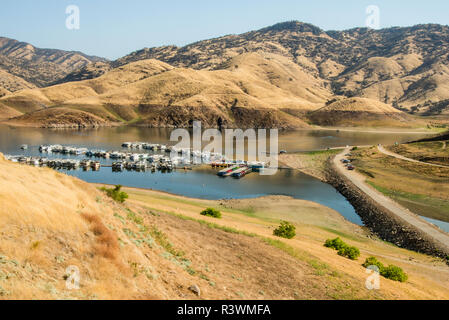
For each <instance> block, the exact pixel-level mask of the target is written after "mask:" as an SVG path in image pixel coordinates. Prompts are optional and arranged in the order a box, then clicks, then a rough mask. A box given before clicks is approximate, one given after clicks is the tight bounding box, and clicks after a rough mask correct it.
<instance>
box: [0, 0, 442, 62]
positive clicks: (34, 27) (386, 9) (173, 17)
mask: <svg viewBox="0 0 449 320" xmlns="http://www.w3.org/2000/svg"><path fill="white" fill-rule="evenodd" d="M68 5H77V6H78V7H79V9H80V29H79V30H69V29H67V28H66V18H67V16H68V15H67V14H66V7H67V6H68ZM368 5H377V6H378V7H379V8H380V26H381V27H382V28H385V27H390V26H409V25H415V24H419V23H440V24H445V25H447V24H449V1H447V0H427V1H416V0H409V1H405V0H388V1H387V0H385V1H384V0H378V1H374V0H372V1H364V0H314V1H310V0H308V1H304V0H276V1H268V0H225V1H214V0H207V1H206V0H190V1H189V0H172V1H154V0H127V1H118V0H117V1H116V0H70V1H67V0H38V1H37V0H1V9H0V30H1V31H0V36H5V37H10V38H14V39H17V40H21V41H25V42H30V43H32V44H33V45H35V46H37V47H44V48H57V49H65V50H78V51H82V52H85V53H87V54H92V55H98V56H103V57H106V58H109V59H115V58H118V57H121V56H123V55H126V54H128V53H130V52H132V51H135V50H138V49H141V48H143V47H153V46H160V45H168V44H175V45H185V44H188V43H191V42H195V41H198V40H204V39H208V38H212V37H218V36H221V35H226V34H234V33H242V32H246V31H250V30H256V29H259V28H262V27H266V26H269V25H272V24H275V23H277V22H282V21H288V20H299V21H303V22H308V23H312V24H314V25H316V26H318V27H320V28H322V29H324V30H331V29H332V30H343V29H349V28H353V27H360V26H365V21H366V13H365V10H366V7H367V6H368Z"/></svg>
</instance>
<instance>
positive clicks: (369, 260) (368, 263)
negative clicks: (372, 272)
mask: <svg viewBox="0 0 449 320" xmlns="http://www.w3.org/2000/svg"><path fill="white" fill-rule="evenodd" d="M362 266H364V267H365V268H368V267H369V266H376V267H378V268H379V272H381V271H382V270H383V269H384V265H383V263H382V262H380V261H379V260H377V259H376V258H375V257H369V258H366V260H365V263H364V264H362Z"/></svg>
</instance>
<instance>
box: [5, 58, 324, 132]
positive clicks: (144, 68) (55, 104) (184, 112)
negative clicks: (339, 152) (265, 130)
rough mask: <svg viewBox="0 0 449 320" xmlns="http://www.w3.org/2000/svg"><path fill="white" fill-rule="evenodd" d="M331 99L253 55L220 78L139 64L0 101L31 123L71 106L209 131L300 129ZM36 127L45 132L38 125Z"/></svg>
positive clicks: (300, 74) (273, 61)
mask: <svg viewBox="0 0 449 320" xmlns="http://www.w3.org/2000/svg"><path fill="white" fill-rule="evenodd" d="M329 97H330V92H329V91H328V90H327V89H326V88H325V86H324V84H323V82H322V81H320V80H318V79H316V78H314V77H312V76H310V75H308V74H307V73H306V72H305V71H304V70H303V69H302V68H301V67H299V66H297V65H296V64H294V63H292V62H291V61H289V60H288V59H285V58H283V57H282V56H276V55H273V54H255V53H253V54H244V55H241V56H238V57H236V58H235V59H233V60H231V61H230V62H229V64H228V66H227V68H225V69H223V70H216V71H206V70H193V69H182V68H172V67H171V66H169V65H167V64H165V63H162V62H159V61H156V60H142V61H138V62H134V63H130V64H128V65H125V66H121V67H117V68H115V69H112V70H111V71H109V72H107V73H106V74H104V75H103V76H101V77H99V78H96V79H93V80H85V81H79V82H70V83H64V84H60V85H56V86H52V87H48V88H44V89H35V90H23V91H20V92H16V93H14V94H10V95H8V96H5V97H3V98H2V99H1V100H0V101H1V102H2V103H3V104H5V105H7V106H10V107H12V108H15V109H17V110H18V111H20V112H23V113H30V114H29V115H28V116H27V123H29V121H30V120H31V119H32V118H33V116H34V115H36V114H37V113H34V111H38V110H41V109H46V108H51V109H49V112H50V110H57V109H58V108H60V107H66V108H74V109H78V110H82V111H85V112H88V113H91V114H94V115H96V116H98V117H101V118H103V119H105V120H107V121H136V120H138V121H139V123H140V124H144V125H150V126H189V124H190V123H191V121H192V120H195V118H196V119H197V120H203V121H204V122H205V125H209V126H217V124H218V123H222V124H223V125H225V126H235V125H242V124H243V125H245V124H246V125H251V124H252V125H254V126H268V127H274V126H276V127H281V128H297V127H306V126H307V124H305V123H304V122H303V121H302V120H301V118H298V117H297V116H296V115H297V114H300V113H302V114H304V113H305V112H306V111H309V110H314V109H316V108H318V107H320V106H321V105H323V104H324V102H325V101H326V100H327V99H328V98H329ZM31 112H33V113H31ZM294 112H297V114H295V113H294ZM291 113H293V115H292V114H291ZM197 117H199V118H197ZM23 119H24V118H23V117H21V118H18V119H14V122H20V121H22V120H23ZM248 121H250V122H248ZM36 124H37V125H44V124H43V123H41V122H40V120H39V119H37V118H36Z"/></svg>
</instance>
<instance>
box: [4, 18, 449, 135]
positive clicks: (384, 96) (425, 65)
mask: <svg viewBox="0 0 449 320" xmlns="http://www.w3.org/2000/svg"><path fill="white" fill-rule="evenodd" d="M9 46H10V47H11V48H13V47H14V46H12V45H11V44H10V45H9ZM19 47H22V46H19ZM33 48H34V47H33ZM448 49H449V27H447V26H441V25H432V24H429V25H418V26H414V27H406V28H389V29H383V30H369V29H363V28H357V29H351V30H346V31H323V30H321V29H320V28H318V27H315V26H313V25H310V24H306V23H301V22H297V21H291V22H285V23H279V24H276V25H274V26H271V27H267V28H263V29H260V30H257V31H251V32H247V33H244V34H241V35H228V36H224V37H219V38H215V39H210V40H205V41H199V42H196V43H193V44H190V45H187V46H185V47H176V46H164V47H158V48H145V49H142V50H139V51H136V52H133V53H131V54H129V55H127V56H125V57H122V58H120V59H118V60H116V61H112V62H108V61H105V60H102V59H101V58H96V57H89V56H85V55H82V54H78V53H67V52H65V54H63V53H61V52H59V51H58V54H57V55H60V56H61V58H60V59H56V58H54V57H53V58H51V57H52V56H51V55H50V54H49V53H48V52H47V53H45V52H46V50H45V49H31V48H28V47H27V46H25V47H22V49H20V50H18V51H17V53H16V54H14V50H12V49H11V50H9V51H8V50H6V51H5V52H8V56H7V57H6V58H5V57H3V59H21V60H20V61H31V62H30V63H35V64H34V66H35V67H36V66H38V69H39V71H40V73H39V72H35V71H36V70H35V69H33V67H30V68H25V71H24V76H22V77H21V78H22V79H25V80H26V82H25V83H20V84H21V88H22V89H26V90H21V91H17V90H16V89H14V90H11V88H12V87H13V86H12V85H11V84H9V86H5V85H3V86H2V85H1V84H0V88H1V87H3V89H2V90H3V91H0V95H3V98H1V99H0V103H2V104H3V105H5V106H8V107H9V108H13V109H14V110H16V111H17V112H20V113H23V114H24V115H23V117H22V118H26V119H27V121H28V123H30V121H31V122H32V121H33V116H25V115H26V114H27V113H29V112H36V111H42V110H44V109H48V108H58V107H61V108H64V110H68V109H67V108H69V109H70V108H76V109H77V110H81V111H83V112H88V113H90V114H91V115H93V116H95V117H99V118H101V119H103V120H105V123H106V124H107V123H111V122H118V123H133V124H140V125H146V126H188V125H189V124H190V123H191V122H192V121H193V120H195V119H197V120H203V121H204V122H205V123H206V124H207V125H210V126H216V125H217V124H218V123H221V124H224V125H227V126H237V125H238V126H240V125H242V124H246V125H248V126H276V127H280V128H286V129H288V128H298V127H307V126H309V125H315V124H318V125H324V124H327V125H337V124H339V125H351V126H358V125H359V126H366V125H370V126H371V125H372V126H380V125H387V124H388V125H392V126H410V127H415V126H422V125H425V122H426V121H427V120H422V121H417V119H418V118H417V116H418V115H419V116H423V117H425V116H430V117H431V118H428V119H429V121H430V120H431V119H436V118H435V117H438V120H437V121H439V123H443V125H444V123H445V121H446V122H447V121H448V120H449V116H448V115H449V103H448V101H449V68H448V64H449V51H448ZM39 50H44V51H42V52H41V51H39ZM1 52H2V51H0V53H1ZM20 52H22V53H21V54H19V53H20ZM30 52H31V53H30ZM33 52H40V54H39V55H37V56H35V55H33V54H34V53H33ZM55 54H56V53H55ZM25 57H26V59H25ZM39 57H41V58H39ZM1 58H2V55H0V61H1ZM24 59H25V60H24ZM38 61H40V62H38ZM49 61H50V62H49ZM56 61H58V63H59V65H58V66H57V67H55V68H53V69H52V68H49V65H48V64H49V63H53V64H54V63H56ZM1 67H2V65H1V64H0V68H1ZM61 68H62V69H64V71H65V73H64V72H59V71H58V70H61ZM10 69H12V68H10ZM19 69H20V68H19ZM69 70H70V71H69ZM5 72H8V74H13V73H11V71H10V70H7V71H5ZM30 73H32V74H33V76H34V77H31V75H30ZM39 74H40V76H39ZM50 78H51V79H52V81H50ZM0 79H1V78H0ZM11 79H12V78H11ZM15 80H17V79H15ZM9 82H11V83H14V81H12V80H9ZM26 83H29V84H30V85H35V86H37V87H42V86H43V83H51V84H53V85H52V86H48V87H44V88H42V89H32V88H31V90H29V89H27V88H28V87H27V86H26ZM55 84H56V85H55ZM19 87H20V86H19V84H17V83H16V85H15V88H19ZM9 92H12V93H9ZM351 98H358V99H356V100H350V99H351ZM335 99H336V100H338V101H340V102H338V103H335ZM344 99H346V100H344ZM354 101H355V102H356V103H354ZM342 105H344V107H345V108H346V107H349V106H350V107H351V108H352V109H351V111H350V112H349V111H348V110H341V108H342ZM370 108H372V110H368V109H370ZM379 108H380V109H382V110H387V108H388V111H387V112H382V113H379V112H377V111H378V110H379ZM49 113H51V111H48V112H45V116H46V117H48V116H49ZM59 113H60V112H59ZM407 113H409V114H413V115H415V116H413V117H411V116H407ZM10 114H11V112H10ZM337 114H338V116H337ZM342 114H345V117H344V118H341V117H340V116H341V115H342ZM36 115H37V113H36ZM368 115H369V116H368ZM334 116H336V118H334ZM3 118H5V117H3ZM50 118H51V117H50ZM70 118H71V117H70ZM20 119H21V118H19V119H14V121H19V120H20ZM39 119H42V118H41V117H39ZM423 119H426V118H423ZM365 120H367V121H365ZM39 123H40V124H41V125H53V124H48V123H47V122H46V124H42V123H41V122H40V121H37V123H36V125H39ZM55 125H56V124H55Z"/></svg>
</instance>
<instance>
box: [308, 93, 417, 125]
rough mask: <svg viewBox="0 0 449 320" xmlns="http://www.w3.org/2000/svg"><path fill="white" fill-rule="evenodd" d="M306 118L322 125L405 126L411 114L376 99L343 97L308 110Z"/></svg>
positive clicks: (410, 119)
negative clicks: (318, 107)
mask: <svg viewBox="0 0 449 320" xmlns="http://www.w3.org/2000/svg"><path fill="white" fill-rule="evenodd" d="M307 116H308V118H309V119H310V121H312V122H313V123H317V124H320V125H323V126H355V125H357V124H362V123H364V124H365V125H366V126H379V127H406V126H408V125H409V122H410V121H414V119H412V117H411V116H409V115H407V114H405V113H403V112H401V111H399V110H397V109H395V108H393V107H392V106H390V105H387V104H384V103H382V102H379V101H377V100H372V99H366V98H344V99H335V101H333V102H332V101H330V103H328V104H327V105H326V106H325V107H323V108H320V109H318V110H316V111H313V112H310V113H309V114H308V115H307Z"/></svg>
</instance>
